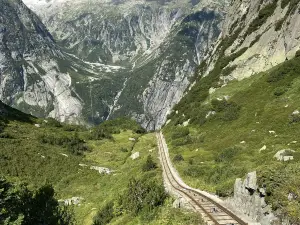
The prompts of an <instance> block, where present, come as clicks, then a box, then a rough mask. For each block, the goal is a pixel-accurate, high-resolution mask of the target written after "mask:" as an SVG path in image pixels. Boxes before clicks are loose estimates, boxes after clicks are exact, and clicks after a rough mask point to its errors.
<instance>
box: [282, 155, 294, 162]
mask: <svg viewBox="0 0 300 225" xmlns="http://www.w3.org/2000/svg"><path fill="white" fill-rule="evenodd" d="M290 160H294V156H283V161H284V162H286V161H290Z"/></svg>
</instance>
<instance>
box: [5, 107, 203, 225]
mask: <svg viewBox="0 0 300 225" xmlns="http://www.w3.org/2000/svg"><path fill="white" fill-rule="evenodd" d="M0 115H1V123H0V124H1V131H0V146H1V148H0V168H1V170H0V176H1V177H2V176H3V177H5V179H4V178H3V179H2V178H1V185H2V186H3V185H4V184H5V186H7V185H8V187H13V188H8V189H7V188H6V189H4V191H5V192H3V189H2V186H1V187H0V204H3V201H4V204H6V205H5V206H4V207H5V208H4V209H5V210H4V211H3V210H2V209H1V210H0V224H2V223H3V221H4V220H7V219H8V218H9V220H10V221H11V222H12V221H13V222H18V223H17V224H37V223H38V219H42V218H40V216H38V215H37V214H31V213H29V214H26V215H25V214H24V210H29V211H30V210H31V209H36V208H39V210H40V211H36V212H39V213H40V215H45V219H46V218H47V219H49V220H47V221H48V222H47V223H45V224H65V223H63V220H62V219H69V220H70V221H71V222H72V221H73V222H74V223H75V224H93V223H94V224H106V223H111V224H145V223H146V224H167V223H171V224H195V223H201V219H200V218H199V216H198V215H196V214H193V213H192V214H190V213H186V212H184V211H180V210H177V209H173V208H172V201H173V200H172V198H171V197H169V196H168V195H166V193H165V191H164V188H163V184H162V176H161V174H162V171H161V168H160V167H159V163H158V159H157V158H158V153H157V147H156V139H155V135H154V134H151V133H150V134H146V133H145V130H144V129H142V128H141V127H140V126H139V125H138V124H136V123H135V122H134V121H132V120H129V119H126V118H120V119H117V120H114V121H107V122H104V123H102V124H101V125H99V126H97V127H94V128H90V129H88V128H85V127H80V126H73V125H67V124H62V123H59V122H57V121H55V120H53V119H50V118H47V119H37V118H34V117H31V116H29V115H26V114H24V113H21V112H19V111H17V110H14V109H12V108H10V107H7V106H5V105H4V104H2V103H1V102H0ZM134 152H139V153H140V157H139V158H138V159H135V160H132V159H131V158H130V157H129V156H130V155H131V154H132V153H134ZM92 166H95V167H94V169H93V168H92ZM98 167H104V168H107V169H109V171H110V173H109V174H106V173H102V174H100V173H99V172H98V171H97V170H95V169H97V168H98ZM19 183H26V185H18V184H19ZM52 186H53V188H54V189H53V188H52ZM6 190H8V191H6ZM54 190H55V192H54ZM132 190H135V192H132ZM3 193H4V195H3ZM6 193H9V197H10V198H9V199H8V198H7V196H8V195H7V194H6ZM39 193H41V194H42V193H45V195H42V197H41V198H43V199H44V200H45V201H44V202H41V201H40V198H38V196H39ZM11 194H13V195H11ZM24 194H26V195H24ZM135 195H136V196H138V197H139V198H136V197H135ZM11 196H12V198H11ZM15 197H16V198H17V199H16V200H18V201H19V203H20V204H21V203H22V204H23V208H22V209H19V208H16V209H14V208H11V207H10V206H7V201H6V199H8V200H9V204H13V205H16V204H15V202H14V199H15ZM25 197H26V199H24V198H25ZM44 197H45V198H44ZM72 197H78V198H77V199H79V202H78V203H77V204H76V205H73V206H69V207H67V206H66V207H63V205H62V203H60V204H58V202H64V201H65V200H68V199H71V198H72ZM10 199H12V200H13V201H10ZM58 199H59V200H58ZM138 199H143V203H142V204H141V203H140V202H139V200H138ZM27 201H29V203H30V206H28V204H29V203H28V204H27ZM48 201H49V204H50V203H51V204H50V205H49V204H48V203H47V202H48ZM45 203H47V205H48V206H51V207H49V208H43V204H45ZM20 204H18V205H20ZM112 206H113V207H112ZM6 209H7V210H6ZM8 209H9V210H8ZM63 209H64V210H63ZM47 210H48V211H47ZM26 212H28V211H26ZM23 214H24V216H23ZM72 215H73V216H72ZM60 216H62V219H60V218H61V217H60ZM71 216H72V217H71ZM51 218H54V219H55V218H56V219H60V220H59V221H61V222H53V220H51ZM29 219H30V221H31V222H30V223H27V222H26V221H29ZM51 221H52V222H51ZM194 221H196V222H195V223H194ZM71 222H69V223H67V224H71Z"/></svg>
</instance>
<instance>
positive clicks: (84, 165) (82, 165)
mask: <svg viewBox="0 0 300 225" xmlns="http://www.w3.org/2000/svg"><path fill="white" fill-rule="evenodd" d="M79 166H81V167H88V165H86V164H82V163H79Z"/></svg>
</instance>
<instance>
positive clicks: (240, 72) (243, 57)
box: [206, 0, 300, 83]
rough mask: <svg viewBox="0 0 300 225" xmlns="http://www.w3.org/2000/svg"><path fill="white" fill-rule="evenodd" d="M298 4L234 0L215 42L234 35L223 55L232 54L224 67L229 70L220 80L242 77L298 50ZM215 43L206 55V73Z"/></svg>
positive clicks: (279, 1) (278, 1) (268, 66)
mask: <svg viewBox="0 0 300 225" xmlns="http://www.w3.org/2000/svg"><path fill="white" fill-rule="evenodd" d="M286 3H287V4H286ZM299 4H300V3H299V1H293V2H291V1H281V0H272V1H269V0H263V1H260V0H254V1H253V0H252V1H250V0H242V1H240V0H235V1H233V2H232V4H231V6H230V8H229V10H228V13H227V16H226V19H225V21H224V25H223V31H222V35H221V37H220V39H219V41H218V43H222V40H224V39H227V40H229V39H231V38H233V39H234V40H233V43H232V44H230V45H229V46H227V48H226V51H225V55H226V56H229V55H232V56H233V55H234V54H235V56H234V57H233V59H232V61H231V62H229V64H228V66H227V68H230V69H231V72H230V73H229V74H228V75H226V76H225V77H221V80H223V82H225V83H226V82H227V81H228V80H232V79H237V80H241V79H244V78H247V77H250V76H252V75H254V74H256V73H259V72H261V71H266V70H268V69H270V68H272V67H274V66H276V65H278V64H280V63H282V62H284V61H285V60H287V59H291V58H293V57H294V56H295V54H296V52H297V51H298V50H299V49H300V26H299V23H300V14H299ZM217 46H218V44H217V45H216V48H215V49H214V51H212V53H211V55H210V56H208V61H209V63H208V64H209V67H208V70H207V71H206V74H207V73H208V72H209V71H210V70H211V69H212V68H213V65H214V62H215V61H216V59H217V58H218V57H219V52H218V50H217V49H218V47H217Z"/></svg>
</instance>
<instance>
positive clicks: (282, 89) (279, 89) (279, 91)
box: [274, 87, 287, 96]
mask: <svg viewBox="0 0 300 225" xmlns="http://www.w3.org/2000/svg"><path fill="white" fill-rule="evenodd" d="M285 92H287V88H286V87H277V88H275V90H274V95H275V96H281V95H283V94H284V93H285Z"/></svg>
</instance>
